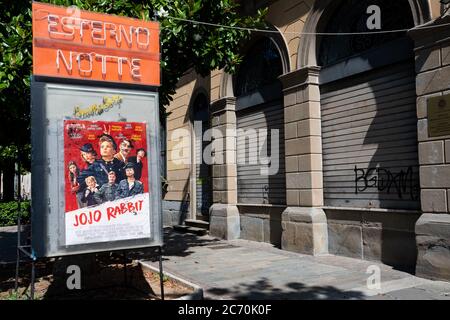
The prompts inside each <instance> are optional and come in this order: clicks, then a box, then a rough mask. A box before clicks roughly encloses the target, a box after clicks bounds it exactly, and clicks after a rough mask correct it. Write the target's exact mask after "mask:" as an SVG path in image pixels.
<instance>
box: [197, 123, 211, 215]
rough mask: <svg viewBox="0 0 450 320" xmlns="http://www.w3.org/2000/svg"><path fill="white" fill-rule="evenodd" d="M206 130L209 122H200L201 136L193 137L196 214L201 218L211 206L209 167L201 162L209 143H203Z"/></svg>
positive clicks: (207, 213) (207, 212)
mask: <svg viewBox="0 0 450 320" xmlns="http://www.w3.org/2000/svg"><path fill="white" fill-rule="evenodd" d="M208 129H209V121H208V120H204V121H202V135H201V136H199V135H196V136H195V179H196V182H195V184H196V188H195V194H196V197H195V198H196V208H197V213H196V214H197V215H201V216H209V207H210V206H211V204H212V194H211V193H212V185H211V167H210V166H209V165H208V164H206V163H205V162H204V161H203V150H204V149H205V148H206V146H207V145H208V144H209V143H210V142H208V141H203V135H204V133H205V131H207V130H208Z"/></svg>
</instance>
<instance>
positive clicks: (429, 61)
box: [410, 15, 450, 280]
mask: <svg viewBox="0 0 450 320" xmlns="http://www.w3.org/2000/svg"><path fill="white" fill-rule="evenodd" d="M448 23H450V16H449V15H447V16H446V17H443V18H439V19H437V20H435V21H433V22H432V23H430V24H428V27H430V26H434V27H438V26H439V25H442V24H448ZM410 35H411V37H412V38H413V39H414V40H415V47H416V72H417V84H416V89H417V96H418V98H417V116H418V119H419V120H418V140H419V160H420V187H421V203H422V211H423V215H422V216H421V217H420V219H419V221H418V222H417V224H416V238H417V248H418V259H417V268H416V272H417V275H418V276H423V277H429V278H434V279H445V280H450V136H438V137H430V134H429V119H428V104H429V99H430V98H432V97H439V96H443V95H447V94H450V30H449V28H448V26H442V27H438V28H434V29H431V28H428V29H420V28H415V29H414V30H412V31H411V32H410Z"/></svg>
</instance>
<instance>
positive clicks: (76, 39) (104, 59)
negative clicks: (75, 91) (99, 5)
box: [32, 2, 160, 86]
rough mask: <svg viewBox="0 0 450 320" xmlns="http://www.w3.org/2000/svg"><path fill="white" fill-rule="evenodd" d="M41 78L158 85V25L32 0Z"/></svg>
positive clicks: (35, 64)
mask: <svg viewBox="0 0 450 320" xmlns="http://www.w3.org/2000/svg"><path fill="white" fill-rule="evenodd" d="M32 10H33V73H34V75H37V76H49V77H58V78H72V79H85V80H95V81H108V82H119V83H133V84H141V85H150V86H159V85H160V69H159V57H160V54H159V24H158V23H156V22H149V21H143V20H137V19H131V18H125V17H119V16H114V15H107V14H101V13H93V12H89V11H83V10H78V9H76V8H75V9H74V8H73V7H69V8H65V7H59V6H53V5H49V4H44V3H38V2H33V4H32Z"/></svg>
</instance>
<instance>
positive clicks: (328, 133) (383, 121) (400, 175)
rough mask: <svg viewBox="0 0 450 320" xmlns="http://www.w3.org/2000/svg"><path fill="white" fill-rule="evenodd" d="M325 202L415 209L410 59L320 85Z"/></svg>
mask: <svg viewBox="0 0 450 320" xmlns="http://www.w3.org/2000/svg"><path fill="white" fill-rule="evenodd" d="M321 110H322V147H323V181H324V200H325V205H326V206H333V207H358V208H389V209H419V208H420V200H419V198H420V197H419V163H418V152H417V116H416V91H415V74H414V64H413V62H408V63H401V64H397V65H394V66H388V67H384V68H381V69H378V70H375V71H370V72H367V73H364V74H361V75H358V76H354V77H351V78H348V79H345V80H339V81H335V82H333V83H330V84H326V85H322V86H321Z"/></svg>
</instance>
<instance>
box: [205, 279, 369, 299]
mask: <svg viewBox="0 0 450 320" xmlns="http://www.w3.org/2000/svg"><path fill="white" fill-rule="evenodd" d="M285 287H286V289H280V288H276V287H274V286H272V284H271V283H270V280H268V279H267V278H261V279H260V280H258V281H255V282H253V283H239V284H237V285H235V286H233V287H232V288H231V289H226V288H210V289H207V290H205V295H206V296H208V295H211V297H212V298H213V299H215V298H222V299H236V300H361V299H364V298H366V296H365V295H364V294H362V293H361V292H358V291H342V290H339V289H337V288H335V287H332V286H312V287H308V286H306V285H304V284H303V283H299V282H290V283H287V284H286V285H285Z"/></svg>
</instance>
